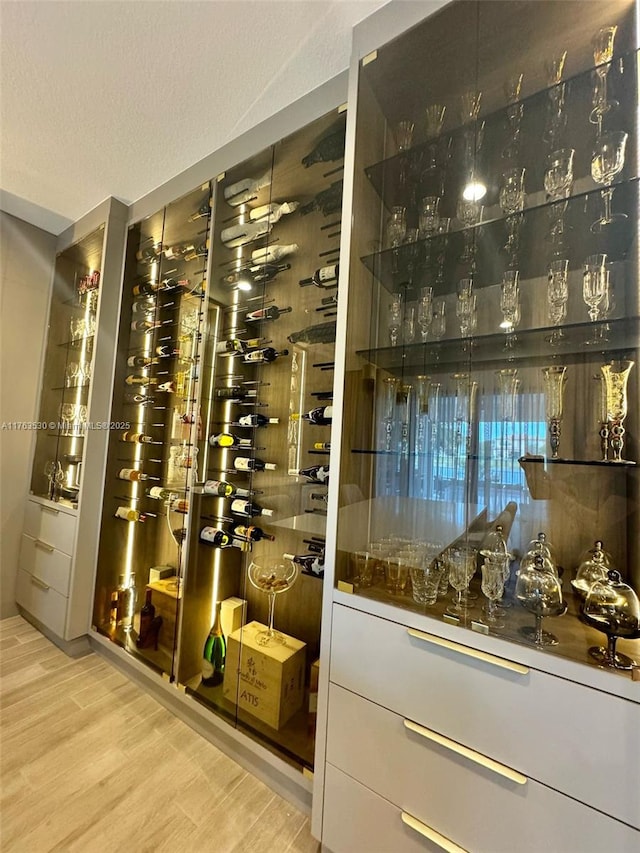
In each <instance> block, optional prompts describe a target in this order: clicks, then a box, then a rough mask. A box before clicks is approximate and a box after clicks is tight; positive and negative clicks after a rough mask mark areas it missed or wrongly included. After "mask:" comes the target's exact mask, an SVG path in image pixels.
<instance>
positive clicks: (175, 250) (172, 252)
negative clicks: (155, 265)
mask: <svg viewBox="0 0 640 853" xmlns="http://www.w3.org/2000/svg"><path fill="white" fill-rule="evenodd" d="M195 250H196V246H195V245H194V243H176V245H174V246H167V247H166V249H165V250H164V256H165V258H167V259H168V260H171V261H175V260H178V258H185V259H186V258H187V256H188V255H190V254H191V253H192V252H194V251H195Z"/></svg>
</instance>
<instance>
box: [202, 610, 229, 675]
mask: <svg viewBox="0 0 640 853" xmlns="http://www.w3.org/2000/svg"><path fill="white" fill-rule="evenodd" d="M220 606H221V605H220V602H219V601H218V602H217V603H216V616H215V620H214V622H213V626H212V628H211V630H210V631H209V636H208V637H207V639H206V640H205V643H204V651H203V652H202V683H203V684H204V686H205V687H217V686H218V684H222V682H223V680H224V661H225V657H226V654H227V644H226V642H225V639H224V634H223V633H222V622H221V619H220Z"/></svg>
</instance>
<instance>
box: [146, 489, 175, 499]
mask: <svg viewBox="0 0 640 853" xmlns="http://www.w3.org/2000/svg"><path fill="white" fill-rule="evenodd" d="M146 495H147V497H149V498H153V499H154V501H168V500H170V499H171V498H173V497H175V496H176V492H175V491H171V489H165V488H163V487H162V486H152V487H151V488H150V489H147V490H146Z"/></svg>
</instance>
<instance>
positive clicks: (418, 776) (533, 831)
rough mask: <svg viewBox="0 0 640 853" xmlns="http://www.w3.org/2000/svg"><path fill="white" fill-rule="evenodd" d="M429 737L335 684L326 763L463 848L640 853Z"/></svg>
mask: <svg viewBox="0 0 640 853" xmlns="http://www.w3.org/2000/svg"><path fill="white" fill-rule="evenodd" d="M356 720H357V724H356V723H355V721H356ZM407 722H409V724H410V725H411V721H407ZM427 734H429V733H427V731H426V730H423V731H421V732H416V731H415V730H412V729H409V728H407V726H406V725H405V720H404V718H402V717H399V716H398V715H397V714H394V713H392V712H391V711H388V710H387V709H386V708H382V707H381V706H380V705H375V704H373V702H368V701H367V700H366V699H362V698H361V697H360V696H356V695H355V694H354V693H350V692H349V691H347V690H344V689H343V688H341V687H337V686H336V685H335V684H332V685H331V688H330V693H329V725H328V735H327V761H328V762H329V763H331V764H333V765H334V766H336V767H337V768H339V769H340V770H342V771H344V772H345V773H347V774H348V775H349V776H352V777H353V778H354V779H356V780H357V781H359V782H361V783H362V784H363V785H365V786H366V787H368V788H371V789H372V790H373V791H375V792H376V793H377V794H380V795H381V796H382V797H384V798H385V799H386V800H389V801H390V802H392V803H394V804H395V805H396V806H397V807H398V808H399V809H401V810H404V811H406V812H408V813H409V814H411V815H413V816H414V817H415V818H417V819H418V820H420V821H422V822H424V823H426V824H428V825H429V826H431V827H433V828H435V829H437V831H438V832H440V833H441V834H442V835H444V836H445V837H447V838H450V839H452V840H453V841H455V843H456V844H458V845H459V846H461V847H463V848H464V849H467V850H473V851H474V853H513V850H514V849H516V847H517V850H518V852H519V853H540V851H541V850H545V849H552V850H553V851H554V853H569V852H570V851H571V853H573V852H574V851H580V853H601V851H602V850H615V851H616V853H622V851H632V850H638V849H640V831H638V830H634V829H631V828H630V827H628V826H626V825H625V824H622V823H620V822H619V821H616V820H613V819H612V818H609V817H606V816H605V815H603V814H601V813H600V812H597V811H595V810H593V809H591V808H589V807H588V806H585V805H582V804H581V803H578V802H577V801H576V800H573V799H571V798H569V797H565V796H563V795H562V794H559V793H557V792H556V791H552V790H551V789H550V788H547V787H546V786H544V785H541V784H540V783H538V782H535V781H533V780H531V779H528V780H527V779H526V777H521V778H520V779H519V780H517V781H516V780H514V779H509V778H506V777H505V776H504V775H502V774H503V773H507V774H508V770H509V769H508V768H502V767H493V769H489V768H487V767H486V766H483V765H481V764H478V763H477V761H480V760H482V758H483V757H482V756H480V755H479V754H476V755H473V754H471V755H469V754H467V755H465V756H461V755H460V754H459V753H458V752H456V751H455V749H456V748H457V745H456V744H453V743H448V744H447V743H446V742H445V743H444V744H443V743H442V742H440V743H436V742H434V741H433V740H431V739H430V737H427V736H426V735H427ZM509 775H511V774H509ZM515 839H517V844H515V843H514V840H515ZM549 839H553V844H552V845H550V844H549Z"/></svg>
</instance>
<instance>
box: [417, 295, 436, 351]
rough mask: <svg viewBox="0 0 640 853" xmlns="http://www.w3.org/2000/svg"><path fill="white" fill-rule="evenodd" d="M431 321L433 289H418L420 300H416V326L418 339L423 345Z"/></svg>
mask: <svg viewBox="0 0 640 853" xmlns="http://www.w3.org/2000/svg"><path fill="white" fill-rule="evenodd" d="M432 320H433V288H432V287H422V288H421V289H420V299H419V300H418V326H419V327H420V337H421V338H422V342H423V343H424V342H425V341H426V340H427V336H428V334H429V327H430V326H431V322H432Z"/></svg>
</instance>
